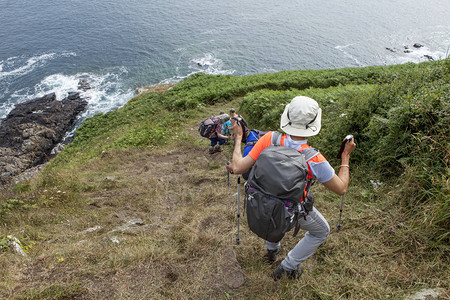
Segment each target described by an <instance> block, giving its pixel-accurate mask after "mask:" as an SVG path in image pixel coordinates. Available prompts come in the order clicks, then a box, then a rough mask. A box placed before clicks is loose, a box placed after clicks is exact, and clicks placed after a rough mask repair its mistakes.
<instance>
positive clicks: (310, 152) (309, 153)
mask: <svg viewBox="0 0 450 300" xmlns="http://www.w3.org/2000/svg"><path fill="white" fill-rule="evenodd" d="M300 152H301V153H302V154H303V155H304V156H305V160H306V161H310V160H311V159H313V158H314V157H316V156H317V155H319V153H320V152H319V150H317V149H316V148H305V149H303V150H302V151H300Z"/></svg>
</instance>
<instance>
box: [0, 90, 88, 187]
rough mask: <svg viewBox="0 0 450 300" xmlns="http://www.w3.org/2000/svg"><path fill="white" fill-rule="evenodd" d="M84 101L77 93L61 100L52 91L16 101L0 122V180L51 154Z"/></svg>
mask: <svg viewBox="0 0 450 300" xmlns="http://www.w3.org/2000/svg"><path fill="white" fill-rule="evenodd" d="M86 105H87V101H85V100H83V99H81V98H80V95H79V93H69V95H68V96H67V97H66V98H64V99H63V100H61V101H58V100H56V95H55V94H54V93H53V94H48V95H46V96H44V97H42V98H37V99H34V100H32V101H30V102H26V103H21V104H18V105H16V107H15V108H14V109H13V110H12V111H11V112H10V113H9V115H8V116H7V117H6V119H4V120H3V122H2V124H1V125H0V184H5V183H8V182H9V181H10V180H11V179H12V177H14V176H16V175H18V174H20V173H21V172H23V171H25V170H27V169H29V168H32V167H34V166H37V165H39V164H42V163H44V162H46V161H47V160H48V159H49V158H51V151H52V149H53V148H54V147H55V146H56V145H57V144H58V143H59V142H61V141H62V139H63V138H64V135H65V134H66V132H68V131H69V130H70V129H71V128H72V126H73V125H74V123H75V121H76V118H77V116H78V114H79V113H80V112H82V111H83V110H84V109H85V107H86Z"/></svg>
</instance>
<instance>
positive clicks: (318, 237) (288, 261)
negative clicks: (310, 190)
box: [266, 207, 330, 271]
mask: <svg viewBox="0 0 450 300" xmlns="http://www.w3.org/2000/svg"><path fill="white" fill-rule="evenodd" d="M299 222H300V229H303V230H306V231H307V232H306V234H305V236H304V237H303V238H302V239H301V240H300V241H299V242H298V243H297V245H295V247H294V248H293V249H292V250H291V251H289V253H288V255H287V256H286V258H285V259H284V260H283V261H282V262H281V266H282V267H283V269H285V270H287V271H291V270H297V268H298V266H299V265H300V264H301V263H302V262H303V261H304V260H306V259H307V258H308V257H310V256H311V255H313V253H314V252H315V251H316V249H317V247H319V246H320V245H321V244H322V243H323V242H324V241H325V239H326V238H327V236H328V234H329V233H330V226H329V225H328V222H327V220H325V218H324V217H323V216H322V214H321V213H320V212H319V211H318V210H317V209H316V208H315V207H314V208H313V210H312V211H310V212H309V214H308V215H307V216H306V220H305V219H304V218H300V219H299ZM266 247H267V249H268V250H276V249H279V248H280V247H281V243H280V242H278V243H272V242H268V241H266Z"/></svg>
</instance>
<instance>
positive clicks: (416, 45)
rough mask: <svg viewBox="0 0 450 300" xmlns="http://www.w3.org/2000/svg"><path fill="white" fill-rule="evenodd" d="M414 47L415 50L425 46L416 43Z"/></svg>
mask: <svg viewBox="0 0 450 300" xmlns="http://www.w3.org/2000/svg"><path fill="white" fill-rule="evenodd" d="M413 47H414V48H422V47H423V45H422V44H419V43H415V44H414V45H413Z"/></svg>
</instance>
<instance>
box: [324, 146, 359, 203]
mask: <svg viewBox="0 0 450 300" xmlns="http://www.w3.org/2000/svg"><path fill="white" fill-rule="evenodd" d="M355 148H356V144H355V141H354V139H352V140H351V141H350V142H348V143H347V144H346V145H345V148H344V152H343V153H342V163H341V166H340V170H339V174H338V175H334V177H333V178H332V179H331V180H329V181H327V182H324V183H323V185H324V186H325V187H326V188H327V189H329V190H331V191H332V192H335V193H336V194H339V195H344V194H345V193H346V192H347V187H348V182H349V181H350V165H349V163H350V153H352V151H353V150H355Z"/></svg>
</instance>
